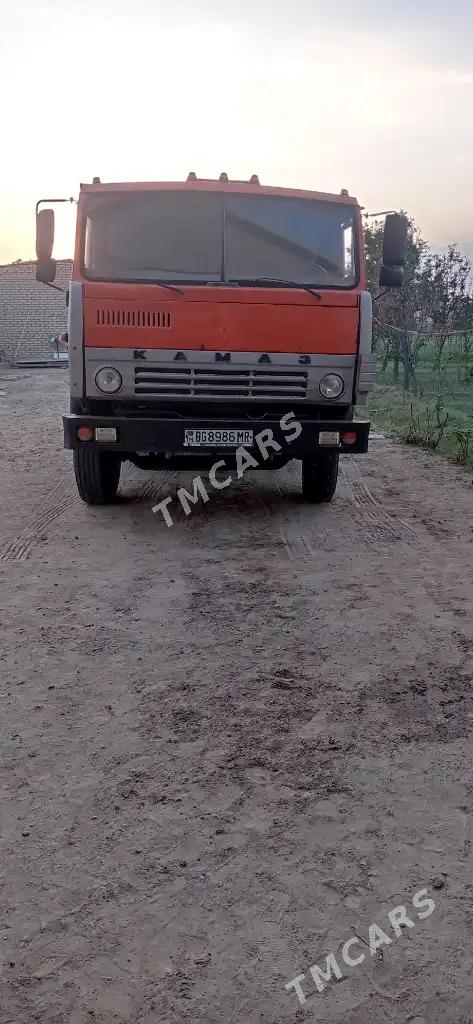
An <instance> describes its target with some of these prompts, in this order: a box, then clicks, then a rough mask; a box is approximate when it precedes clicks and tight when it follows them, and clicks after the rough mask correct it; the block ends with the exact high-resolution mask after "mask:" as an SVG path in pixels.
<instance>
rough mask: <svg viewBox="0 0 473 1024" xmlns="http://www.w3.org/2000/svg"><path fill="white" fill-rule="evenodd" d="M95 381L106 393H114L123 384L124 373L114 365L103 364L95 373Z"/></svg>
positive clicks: (100, 389)
mask: <svg viewBox="0 0 473 1024" xmlns="http://www.w3.org/2000/svg"><path fill="white" fill-rule="evenodd" d="M95 383H96V385H97V387H98V389H99V391H103V393H104V395H114V394H115V393H116V392H117V391H119V390H120V388H121V386H122V375H121V373H119V372H118V370H115V369H114V367H113V366H103V367H102V369H101V370H98V371H97V373H96V374H95Z"/></svg>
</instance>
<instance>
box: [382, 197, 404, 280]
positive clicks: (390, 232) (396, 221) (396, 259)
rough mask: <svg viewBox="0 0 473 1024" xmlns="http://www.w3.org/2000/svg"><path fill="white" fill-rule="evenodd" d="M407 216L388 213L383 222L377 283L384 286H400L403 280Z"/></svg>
mask: <svg viewBox="0 0 473 1024" xmlns="http://www.w3.org/2000/svg"><path fill="white" fill-rule="evenodd" d="M407 228H408V221H407V217H403V216H402V214H400V213H389V214H388V216H387V217H386V221H385V224H384V238H383V263H382V267H381V273H380V277H379V283H380V285H381V286H382V287H384V288H400V287H401V285H402V283H403V280H404V270H403V267H404V263H405V260H406V247H407Z"/></svg>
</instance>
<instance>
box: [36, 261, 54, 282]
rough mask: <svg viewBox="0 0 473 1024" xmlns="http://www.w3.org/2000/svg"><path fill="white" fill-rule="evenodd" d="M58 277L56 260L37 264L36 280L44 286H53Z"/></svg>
mask: <svg viewBox="0 0 473 1024" xmlns="http://www.w3.org/2000/svg"><path fill="white" fill-rule="evenodd" d="M55 277H56V260H38V262H37V264H36V280H37V281H41V283H42V284H51V282H52V281H54V278H55Z"/></svg>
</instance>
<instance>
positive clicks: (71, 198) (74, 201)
mask: <svg viewBox="0 0 473 1024" xmlns="http://www.w3.org/2000/svg"><path fill="white" fill-rule="evenodd" d="M76 202H77V200H76V199H74V197H73V196H69V199H38V202H37V203H36V216H38V210H39V208H40V206H41V203H76Z"/></svg>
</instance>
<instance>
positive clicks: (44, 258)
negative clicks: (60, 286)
mask: <svg viewBox="0 0 473 1024" xmlns="http://www.w3.org/2000/svg"><path fill="white" fill-rule="evenodd" d="M53 245H54V210H39V211H38V213H37V214H36V256H37V260H38V262H37V265H36V280H37V281H42V282H43V283H44V284H49V283H50V282H51V281H54V278H55V277H56V261H55V260H53V259H52V253H53Z"/></svg>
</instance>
